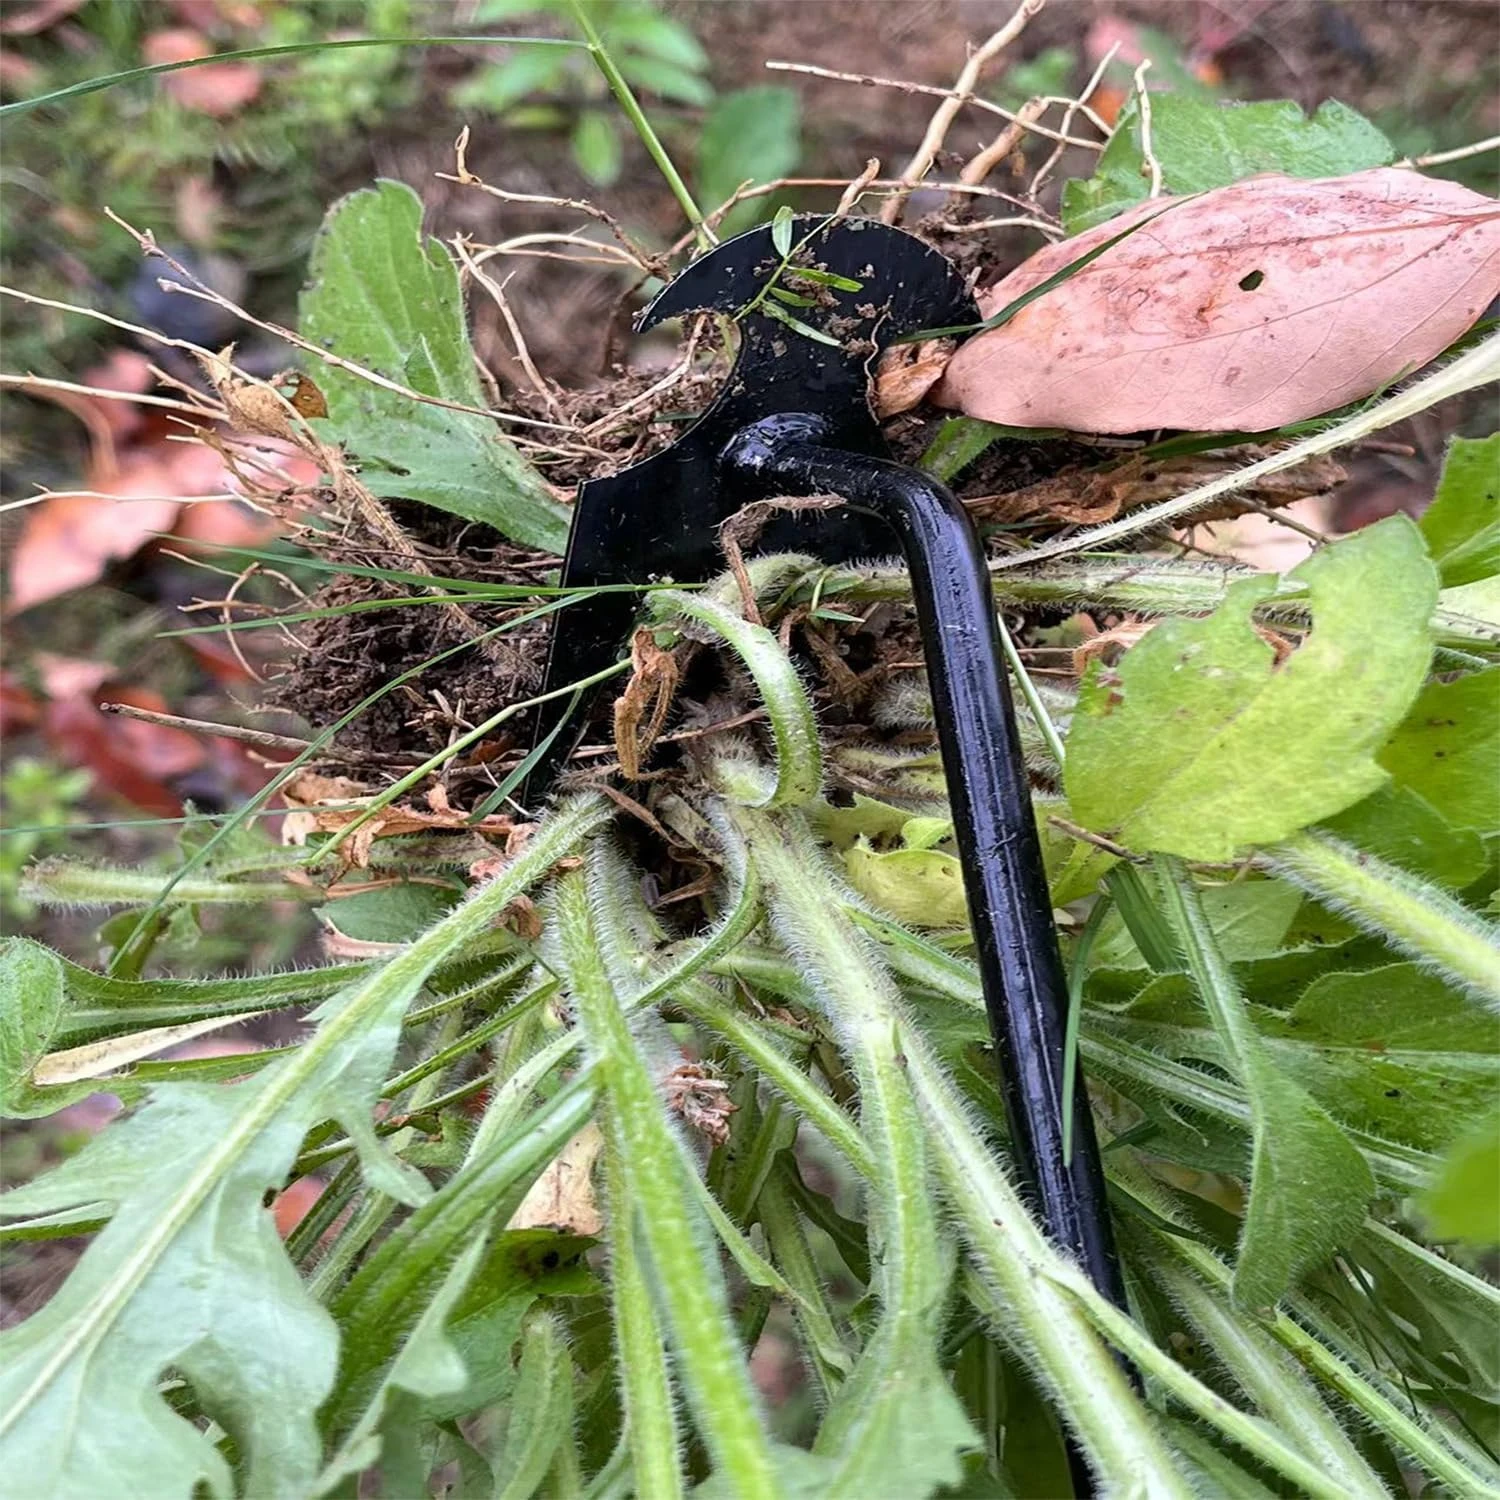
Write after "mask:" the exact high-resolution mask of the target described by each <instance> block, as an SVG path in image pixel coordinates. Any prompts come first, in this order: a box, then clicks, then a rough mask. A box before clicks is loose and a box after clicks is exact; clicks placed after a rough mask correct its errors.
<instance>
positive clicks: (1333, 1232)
mask: <svg viewBox="0 0 1500 1500" xmlns="http://www.w3.org/2000/svg"><path fill="white" fill-rule="evenodd" d="M1157 874H1158V883H1159V886H1160V889H1161V894H1162V901H1163V910H1164V911H1165V913H1166V916H1167V918H1168V920H1169V922H1170V923H1171V925H1172V927H1173V929H1174V931H1175V934H1176V937H1177V941H1178V943H1179V945H1180V946H1181V948H1182V952H1183V957H1184V958H1185V959H1186V961H1187V966H1188V972H1189V973H1190V974H1191V975H1192V978H1193V984H1194V986H1195V987H1196V989H1197V991H1198V994H1199V997H1200V998H1201V999H1202V1001H1203V1004H1204V1006H1205V1007H1206V1009H1207V1011H1208V1013H1209V1016H1210V1018H1211V1020H1212V1024H1213V1028H1214V1030H1215V1032H1216V1033H1217V1034H1218V1038H1219V1042H1220V1045H1221V1047H1222V1049H1223V1050H1222V1056H1221V1059H1220V1062H1221V1065H1222V1066H1224V1067H1225V1068H1226V1070H1227V1071H1228V1072H1229V1073H1230V1074H1231V1075H1232V1076H1233V1077H1235V1078H1236V1079H1238V1081H1239V1082H1240V1083H1241V1085H1242V1086H1243V1087H1244V1089H1245V1092H1246V1094H1247V1095H1248V1096H1249V1099H1250V1111H1251V1134H1252V1140H1253V1153H1252V1160H1251V1164H1250V1174H1249V1180H1250V1198H1249V1202H1248V1203H1247V1204H1246V1205H1245V1219H1244V1225H1243V1228H1242V1230H1241V1233H1240V1244H1239V1255H1238V1258H1237V1260H1236V1262H1235V1269H1234V1300H1235V1302H1236V1303H1237V1304H1239V1305H1240V1306H1241V1307H1263V1306H1271V1305H1273V1304H1274V1303H1275V1302H1276V1301H1277V1300H1278V1299H1279V1298H1280V1297H1281V1296H1282V1295H1283V1294H1284V1293H1285V1292H1286V1291H1287V1289H1288V1287H1289V1286H1290V1285H1291V1284H1292V1282H1293V1281H1294V1280H1295V1279H1296V1278H1297V1277H1298V1276H1299V1275H1300V1274H1301V1273H1302V1272H1303V1271H1305V1270H1307V1269H1308V1268H1309V1267H1312V1266H1315V1265H1317V1264H1318V1263H1319V1262H1320V1261H1322V1260H1324V1259H1326V1258H1327V1257H1328V1255H1329V1254H1330V1253H1331V1252H1332V1251H1334V1250H1335V1249H1337V1248H1338V1246H1339V1245H1340V1244H1341V1243H1342V1242H1343V1240H1344V1239H1345V1237H1346V1236H1348V1235H1349V1234H1350V1233H1352V1231H1353V1230H1354V1229H1355V1228H1356V1227H1357V1226H1358V1224H1359V1222H1360V1220H1361V1219H1362V1218H1363V1217H1364V1213H1365V1209H1366V1207H1367V1206H1368V1204H1369V1201H1370V1199H1371V1198H1372V1197H1373V1196H1374V1193H1375V1181H1374V1178H1373V1177H1372V1175H1371V1173H1370V1168H1369V1167H1368V1166H1367V1165H1366V1164H1365V1161H1364V1158H1363V1157H1362V1156H1361V1155H1360V1154H1359V1151H1358V1150H1357V1149H1356V1147H1355V1146H1354V1145H1353V1143H1352V1142H1351V1141H1350V1140H1349V1139H1348V1137H1347V1136H1346V1135H1345V1134H1344V1132H1343V1131H1342V1130H1340V1129H1339V1127H1338V1125H1337V1124H1336V1123H1335V1122H1334V1120H1333V1119H1332V1117H1331V1116H1330V1115H1329V1114H1328V1113H1327V1112H1326V1111H1325V1110H1324V1109H1323V1108H1322V1106H1321V1105H1319V1104H1318V1103H1317V1102H1316V1101H1315V1100H1314V1099H1313V1098H1312V1096H1311V1095H1310V1094H1309V1093H1308V1092H1307V1091H1306V1090H1305V1089H1304V1088H1302V1087H1301V1086H1300V1085H1299V1084H1297V1083H1295V1082H1294V1081H1292V1080H1291V1079H1289V1078H1287V1077H1286V1076H1285V1075H1284V1073H1283V1072H1282V1070H1281V1069H1280V1068H1279V1067H1277V1065H1276V1062H1275V1060H1274V1059H1273V1057H1272V1056H1271V1054H1270V1052H1269V1051H1268V1050H1267V1048H1266V1047H1265V1045H1264V1043H1263V1042H1262V1040H1261V1038H1260V1036H1259V1034H1258V1033H1257V1032H1256V1031H1255V1028H1254V1027H1253V1025H1252V1024H1251V1021H1250V1017H1249V1013H1248V1011H1247V1009H1246V1006H1245V1002H1244V1000H1243V999H1242V998H1241V996H1240V994H1239V991H1238V988H1237V987H1236V985H1235V982H1234V977H1233V975H1232V974H1231V973H1230V971H1229V966H1228V964H1227V963H1226V962H1225V960H1224V957H1223V955H1222V954H1221V953H1220V952H1219V950H1218V946H1217V944H1216V943H1215V941H1214V936H1213V932H1212V930H1211V929H1210V928H1209V926H1208V923H1207V920H1206V919H1205V917H1204V914H1203V910H1202V907H1201V906H1200V904H1199V902H1198V894H1197V890H1196V889H1195V887H1194V885H1193V882H1192V879H1191V877H1190V876H1189V875H1188V874H1187V872H1186V871H1185V870H1184V869H1183V868H1182V866H1181V863H1180V862H1179V861H1177V860H1174V859H1171V858H1169V857H1159V858H1158V860H1157Z"/></svg>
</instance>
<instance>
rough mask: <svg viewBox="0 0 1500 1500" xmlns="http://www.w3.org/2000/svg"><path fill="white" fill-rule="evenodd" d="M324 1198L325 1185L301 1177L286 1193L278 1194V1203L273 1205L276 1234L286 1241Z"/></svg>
mask: <svg viewBox="0 0 1500 1500" xmlns="http://www.w3.org/2000/svg"><path fill="white" fill-rule="evenodd" d="M322 1196H323V1184H322V1183H321V1182H319V1181H318V1179H317V1178H316V1177H299V1178H298V1179H297V1180H296V1181H295V1182H294V1183H292V1184H291V1185H290V1186H289V1187H287V1188H286V1189H285V1191H283V1192H280V1193H277V1195H276V1201H275V1202H274V1203H273V1204H272V1205H271V1215H272V1217H273V1218H274V1219H275V1220H276V1233H277V1234H279V1235H280V1236H281V1237H282V1239H285V1238H286V1237H287V1235H289V1234H290V1233H291V1232H292V1231H293V1230H294V1229H295V1228H296V1227H297V1226H298V1225H299V1224H300V1223H301V1222H302V1221H303V1219H305V1218H306V1217H307V1214H308V1210H309V1209H311V1208H312V1206H313V1204H314V1203H316V1202H317V1201H318V1199H319V1198H321V1197H322Z"/></svg>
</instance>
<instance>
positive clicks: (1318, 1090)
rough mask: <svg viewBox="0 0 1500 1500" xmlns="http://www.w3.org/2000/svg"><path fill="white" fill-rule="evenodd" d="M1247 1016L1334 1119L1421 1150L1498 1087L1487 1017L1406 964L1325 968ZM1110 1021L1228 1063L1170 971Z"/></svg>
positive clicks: (1264, 1048) (1498, 1054) (1135, 1034)
mask: <svg viewBox="0 0 1500 1500" xmlns="http://www.w3.org/2000/svg"><path fill="white" fill-rule="evenodd" d="M1249 1016H1250V1019H1251V1020H1252V1022H1253V1023H1254V1026H1255V1030H1256V1032H1257V1033H1258V1035H1259V1042H1258V1049H1259V1051H1260V1052H1261V1053H1262V1054H1263V1055H1264V1056H1265V1057H1266V1058H1267V1060H1268V1062H1269V1064H1270V1066H1271V1069H1272V1071H1274V1072H1275V1073H1276V1074H1278V1075H1279V1076H1281V1077H1282V1078H1284V1079H1287V1080H1289V1081H1291V1082H1294V1083H1296V1084H1298V1085H1300V1086H1301V1087H1302V1088H1303V1089H1305V1090H1306V1091H1307V1092H1308V1093H1309V1094H1311V1095H1312V1096H1313V1098H1314V1099H1316V1100H1317V1102H1318V1103H1319V1104H1320V1105H1321V1106H1322V1107H1323V1108H1325V1109H1326V1110H1328V1111H1329V1112H1330V1113H1331V1114H1333V1115H1335V1116H1336V1117H1337V1118H1338V1119H1340V1120H1341V1121H1343V1122H1344V1123H1346V1124H1348V1125H1352V1126H1354V1127H1355V1128H1356V1129H1359V1130H1364V1131H1369V1132H1371V1133H1372V1134H1374V1135H1378V1136H1382V1137H1385V1138H1386V1139H1389V1140H1393V1141H1401V1142H1405V1143H1407V1144H1409V1145H1412V1146H1417V1147H1420V1148H1421V1149H1423V1150H1437V1149H1440V1148H1442V1147H1443V1146H1445V1145H1446V1144H1447V1143H1448V1142H1449V1141H1451V1140H1452V1139H1453V1137H1454V1135H1455V1134H1456V1133H1457V1132H1459V1131H1460V1130H1462V1129H1463V1127H1464V1125H1465V1124H1466V1123H1467V1122H1468V1121H1469V1120H1471V1119H1472V1118H1473V1116H1474V1112H1475V1111H1476V1110H1478V1109H1483V1108H1484V1106H1485V1105H1486V1103H1487V1102H1488V1101H1489V1100H1490V1099H1491V1098H1493V1097H1494V1096H1495V1093H1496V1091H1497V1089H1500V1035H1497V1033H1496V1027H1495V1024H1494V1021H1493V1019H1492V1018H1491V1017H1490V1016H1488V1015H1486V1014H1485V1013H1484V1012H1483V1011H1480V1010H1477V1009H1476V1008H1475V1007H1474V1006H1473V1005H1471V1004H1469V1003H1468V1002H1467V1001H1465V1000H1464V999H1463V998H1462V997H1461V996H1459V995H1456V994H1454V992H1453V991H1452V989H1451V988H1450V987H1449V986H1448V985H1447V984H1445V983H1444V982H1443V980H1442V979H1441V978H1439V977H1438V976H1436V975H1433V974H1429V973H1426V972H1425V971H1423V970H1422V969H1420V968H1418V967H1417V965H1416V964H1389V965H1387V966H1386V967H1384V968H1380V969H1371V970H1367V971H1364V972H1361V973H1356V974H1328V975H1325V976H1324V977H1323V978H1321V979H1317V980H1315V981H1314V982H1313V983H1312V984H1310V985H1309V986H1308V987H1307V990H1306V992H1305V993H1304V994H1303V996H1302V998H1301V999H1300V1000H1299V1001H1298V1002H1297V1004H1296V1005H1294V1006H1293V1007H1292V1008H1291V1009H1290V1010H1289V1011H1287V1012H1285V1013H1281V1012H1278V1011H1273V1010H1268V1009H1265V1008H1264V1007H1259V1006H1255V1007H1251V1008H1250V1011H1249ZM1111 1029H1112V1030H1115V1032H1116V1034H1117V1035H1119V1036H1121V1037H1126V1038H1129V1039H1130V1040H1132V1041H1134V1042H1136V1043H1137V1044H1138V1045H1140V1046H1143V1047H1148V1048H1151V1049H1152V1050H1154V1051H1156V1052H1158V1053H1160V1054H1162V1055H1164V1056H1167V1057H1175V1058H1188V1059H1193V1060H1196V1061H1200V1062H1207V1063H1211V1064H1213V1065H1214V1066H1215V1067H1220V1068H1232V1065H1233V1054H1232V1053H1231V1052H1229V1051H1227V1050H1226V1048H1225V1045H1224V1043H1223V1040H1222V1038H1221V1037H1220V1036H1219V1034H1218V1033H1217V1032H1216V1031H1215V1029H1214V1028H1213V1026H1212V1025H1211V1023H1210V1020H1209V1017H1208V1015H1207V1014H1206V1013H1205V1011H1204V1010H1203V1009H1202V1007H1201V1006H1200V1005H1199V1004H1198V1002H1197V1000H1196V998H1195V997H1194V996H1193V994H1192V991H1191V989H1190V987H1189V985H1188V984H1187V983H1186V982H1185V980H1184V978H1183V977H1182V976H1179V975H1165V976H1163V977H1162V978H1160V979H1157V980H1155V981H1153V982H1152V983H1151V984H1149V985H1147V986H1146V987H1145V989H1143V990H1142V991H1141V992H1140V994H1139V995H1137V996H1136V998H1135V999H1134V1000H1133V1001H1131V1003H1130V1004H1129V1006H1128V1007H1127V1008H1126V1009H1125V1010H1124V1011H1123V1012H1122V1013H1121V1014H1120V1016H1119V1019H1118V1021H1117V1022H1116V1023H1114V1024H1112V1026H1111Z"/></svg>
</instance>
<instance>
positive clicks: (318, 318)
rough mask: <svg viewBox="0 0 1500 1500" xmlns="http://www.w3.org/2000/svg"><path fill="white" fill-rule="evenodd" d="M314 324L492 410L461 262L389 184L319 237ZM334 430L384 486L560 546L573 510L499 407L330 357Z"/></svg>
mask: <svg viewBox="0 0 1500 1500" xmlns="http://www.w3.org/2000/svg"><path fill="white" fill-rule="evenodd" d="M300 326H301V331H302V333H303V335H304V336H305V337H306V338H309V339H311V340H313V342H314V343H317V344H319V345H321V346H322V347H323V348H325V349H328V350H330V351H331V352H333V353H335V354H338V355H340V356H341V357H342V358H344V359H348V360H351V361H353V362H354V363H355V364H359V365H362V366H364V367H365V368H367V369H371V370H374V371H375V372H376V373H378V374H380V375H384V376H385V377H386V378H387V379H390V380H393V381H397V382H399V383H400V384H402V385H404V386H407V387H409V388H410V389H412V390H414V391H417V392H420V393H421V394H422V395H424V396H436V397H440V398H442V399H443V400H446V401H455V402H459V403H461V404H463V405H465V406H473V407H481V408H482V407H485V406H486V405H487V403H486V401H485V397H484V392H483V390H482V389H481V387H480V384H479V377H478V375H477V374H476V372H475V369H474V353H473V349H472V348H471V347H470V344H469V336H468V329H467V326H466V324H465V319H464V306H463V296H462V293H461V291H460V289H459V282H458V272H457V269H456V268H455V267H454V264H453V262H452V260H450V259H449V257H448V252H447V251H446V250H444V249H443V247H442V246H441V245H440V244H439V243H438V242H437V241H436V240H428V239H424V238H423V236H422V203H421V200H420V199H419V198H418V197H417V195H416V194H415V193H414V192H413V191H412V190H411V189H410V188H409V187H407V186H405V184H403V183H399V182H381V183H379V184H378V185H377V186H376V187H373V188H362V189H361V190H360V191H359V192H356V193H351V194H350V195H349V196H348V197H347V198H343V199H341V200H340V201H339V202H337V203H335V204H334V205H333V207H332V208H331V209H329V211H328V215H327V217H326V218H325V219H324V220H323V227H322V228H321V229H320V230H319V231H318V237H317V239H316V241H315V242H314V244H313V251H312V260H311V263H310V266H309V278H308V283H307V285H306V287H304V289H303V292H302V299H301V314H300ZM317 375H318V385H319V387H320V388H321V390H322V391H323V394H324V395H325V396H326V397H327V400H328V412H329V415H328V419H327V421H326V423H324V424H322V425H323V428H324V431H325V432H326V434H327V435H328V436H329V437H330V438H332V439H334V440H335V441H337V442H340V443H342V444H343V445H344V446H345V448H346V450H347V451H348V452H349V454H350V455H351V457H352V458H354V459H355V460H356V461H357V462H358V464H359V477H360V481H361V482H362V483H363V484H364V485H365V486H366V487H367V488H368V489H369V490H370V491H371V492H372V493H374V494H376V495H380V496H388V497H397V498H402V499H408V500H420V501H422V502H423V503H424V504H426V505H432V506H436V507H437V508H438V509H439V510H445V511H448V512H450V513H452V514H453V515H458V516H463V517H465V518H466V519H468V520H470V521H482V522H484V523H485V524H486V525H489V526H493V527H494V528H495V529H496V530H498V531H500V532H502V533H503V534H504V535H505V536H507V537H509V538H510V539H511V540H512V541H514V542H519V543H521V544H523V545H525V546H529V547H538V548H541V549H542V550H544V551H547V552H561V551H562V549H563V546H564V544H565V542H566V540H567V530H568V520H567V512H566V511H565V510H564V508H563V507H562V506H561V505H559V504H558V503H557V502H556V501H555V500H554V499H552V497H551V495H550V494H549V493H548V491H547V487H546V485H545V483H544V482H543V480H542V478H541V476H540V475H539V474H538V473H537V472H536V471H535V470H534V469H533V468H532V467H531V466H530V465H529V464H528V463H527V462H526V461H525V460H524V459H523V458H522V457H521V456H520V454H519V453H517V451H516V450H515V448H514V447H513V446H512V445H511V443H510V442H509V441H508V440H507V439H506V438H505V436H504V434H503V433H502V432H501V430H500V427H499V425H498V423H496V422H495V421H494V420H493V419H492V418H490V417H485V416H480V415H478V414H477V413H474V412H463V411H454V410H451V409H450V408H447V407H442V406H433V405H431V404H430V403H427V402H422V401H416V400H413V399H412V398H410V397H407V396H402V395H398V394H397V393H395V392H393V391H388V390H384V389H382V388H381V387H379V386H376V385H372V384H371V383H370V382H369V381H367V380H363V379H361V378H360V377H358V376H356V375H353V374H351V373H350V372H349V371H347V370H341V369H337V368H335V367H333V366H331V365H327V366H320V367H319V369H318V372H317Z"/></svg>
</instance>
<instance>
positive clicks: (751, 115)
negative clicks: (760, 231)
mask: <svg viewBox="0 0 1500 1500" xmlns="http://www.w3.org/2000/svg"><path fill="white" fill-rule="evenodd" d="M801 155H802V134H801V105H800V103H799V101H798V98H797V95H796V93H795V92H794V91H793V90H792V89H789V88H782V87H778V86H777V85H774V84H762V85H758V86H757V87H755V88H749V89H736V90H735V91H734V92H733V93H729V94H723V95H721V96H720V97H719V98H718V99H717V100H716V101H715V103H714V107H713V108H712V109H711V110H710V111H709V112H708V118H707V119H705V120H704V122H703V133H702V134H701V135H700V137H699V139H698V173H697V180H696V184H695V185H696V187H697V189H698V197H699V199H700V200H701V201H702V203H703V205H704V207H705V208H709V207H714V206H717V205H718V204H720V203H723V202H724V201H725V199H727V198H729V197H730V196H731V195H732V194H733V192H734V190H735V189H736V188H737V187H739V185H740V184H741V183H742V182H745V181H746V180H751V181H754V182H771V181H773V180H774V179H775V178H777V177H786V176H788V175H789V174H790V173H791V171H792V169H793V168H794V167H795V166H796V165H797V161H798V159H799V158H800V156H801ZM764 212H765V206H764V203H763V201H750V202H747V203H741V204H737V205H736V206H735V208H734V209H733V210H732V211H731V212H730V214H729V215H728V217H727V218H726V219H725V221H724V224H723V225H722V226H721V229H722V232H724V233H726V234H733V233H735V232H736V231H737V230H740V229H744V228H746V227H747V226H748V225H750V224H753V223H755V222H756V220H757V219H759V218H760V217H761V215H762V214H763V213H764Z"/></svg>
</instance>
